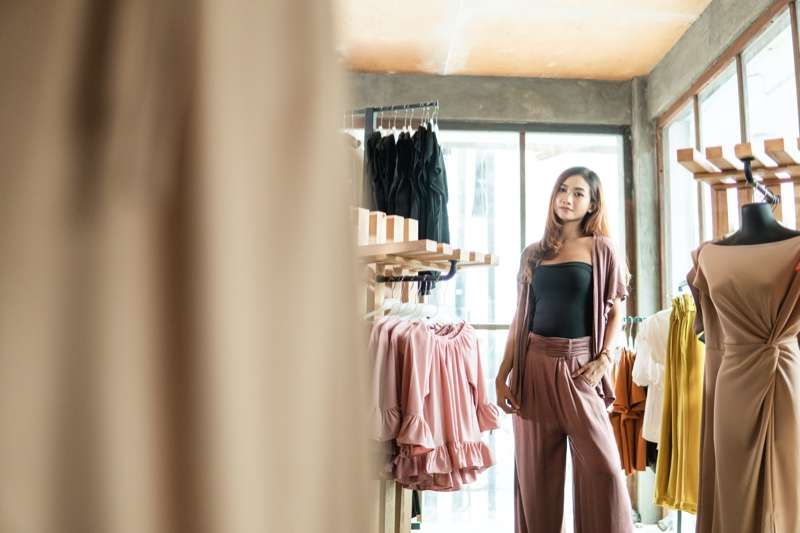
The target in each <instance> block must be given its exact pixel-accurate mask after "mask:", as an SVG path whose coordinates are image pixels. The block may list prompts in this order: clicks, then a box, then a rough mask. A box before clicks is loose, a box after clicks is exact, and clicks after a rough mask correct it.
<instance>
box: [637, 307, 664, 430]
mask: <svg viewBox="0 0 800 533" xmlns="http://www.w3.org/2000/svg"><path fill="white" fill-rule="evenodd" d="M671 314H672V308H669V309H664V310H662V311H659V312H658V313H656V314H655V315H652V316H649V317H647V318H646V319H645V320H644V322H642V326H641V328H640V329H639V333H638V334H637V335H636V341H635V344H634V346H635V351H636V360H635V362H634V363H633V372H632V373H631V377H632V379H633V382H634V383H636V384H637V385H640V386H642V387H647V405H646V406H645V409H644V420H643V425H642V438H644V439H645V440H647V441H650V442H656V443H657V442H658V440H659V439H660V438H661V415H662V410H663V405H664V372H665V364H666V360H667V343H668V341H669V327H670V315H671Z"/></svg>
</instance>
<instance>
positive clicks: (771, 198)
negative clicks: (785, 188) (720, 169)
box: [741, 157, 781, 205]
mask: <svg viewBox="0 0 800 533" xmlns="http://www.w3.org/2000/svg"><path fill="white" fill-rule="evenodd" d="M741 162H742V163H744V179H745V181H747V183H749V184H750V185H751V186H752V187H753V188H754V189H755V190H756V191H758V192H760V193H761V194H762V195H763V196H764V200H766V202H767V203H768V204H771V205H777V204H779V203H780V202H781V197H780V196H778V195H777V194H775V193H773V192H772V191H770V190H769V189H767V188H766V187H765V186H764V184H763V183H759V182H758V181H757V180H756V179H755V178H754V177H753V167H752V162H753V159H752V158H750V157H743V158H741Z"/></svg>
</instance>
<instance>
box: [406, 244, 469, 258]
mask: <svg viewBox="0 0 800 533" xmlns="http://www.w3.org/2000/svg"><path fill="white" fill-rule="evenodd" d="M452 256H453V247H452V246H451V245H449V244H445V243H443V242H440V243H438V245H437V247H436V251H435V252H433V253H427V252H426V253H418V254H414V259H419V260H420V261H439V260H442V259H451V258H452V259H456V260H458V258H454V257H452Z"/></svg>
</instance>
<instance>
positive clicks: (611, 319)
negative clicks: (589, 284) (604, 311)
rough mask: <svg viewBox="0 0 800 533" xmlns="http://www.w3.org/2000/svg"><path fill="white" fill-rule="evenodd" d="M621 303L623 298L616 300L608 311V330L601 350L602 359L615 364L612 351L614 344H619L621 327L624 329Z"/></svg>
mask: <svg viewBox="0 0 800 533" xmlns="http://www.w3.org/2000/svg"><path fill="white" fill-rule="evenodd" d="M620 302H622V298H614V306H613V307H612V308H611V309H610V310H609V311H608V320H607V321H606V330H605V334H604V335H603V346H602V347H601V348H600V354H599V355H600V357H602V358H605V359H608V362H609V363H611V364H613V363H614V361H613V359H612V358H611V350H612V349H613V348H614V343H616V342H617V338H618V335H617V334H618V333H619V330H620V327H622V313H621V312H620Z"/></svg>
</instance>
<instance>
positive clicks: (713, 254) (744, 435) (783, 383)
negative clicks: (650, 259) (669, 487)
mask: <svg viewBox="0 0 800 533" xmlns="http://www.w3.org/2000/svg"><path fill="white" fill-rule="evenodd" d="M743 248H745V249H746V253H743ZM693 259H694V266H693V269H692V271H690V273H689V276H688V278H687V279H688V281H689V284H690V286H691V287H692V291H693V292H695V293H696V294H699V295H700V297H701V298H700V300H699V302H700V305H701V306H702V307H701V310H702V312H701V313H699V314H701V318H702V320H701V322H702V325H701V324H700V323H697V324H696V327H698V328H702V329H704V331H705V338H706V343H707V344H708V345H709V346H714V347H717V348H718V349H719V348H721V351H720V352H719V353H721V358H720V362H719V365H718V366H717V361H716V360H713V361H712V365H713V367H712V368H711V369H710V370H711V371H712V372H714V375H713V379H712V380H711V383H712V384H713V388H709V381H706V393H707V394H706V399H707V404H710V405H713V409H708V408H706V409H705V410H704V412H703V414H704V418H703V425H704V429H706V430H708V429H709V428H710V430H711V432H712V434H713V441H711V442H709V439H706V440H705V441H704V447H708V446H709V445H711V446H713V458H714V460H713V461H709V462H705V458H706V456H705V454H704V456H703V460H704V462H703V463H702V465H701V466H702V476H701V487H700V488H701V491H702V492H701V494H700V496H701V505H700V506H699V509H700V516H698V526H699V527H702V529H698V531H702V532H703V533H708V532H711V533H722V532H728V531H741V532H743V533H751V532H759V533H761V532H767V531H768V532H774V531H779V532H783V531H800V493H798V490H797V480H798V479H799V478H800V458H799V457H798V449H800V394H799V393H798V392H797V391H798V383H800V348H799V347H798V338H797V337H798V334H800V273H798V271H797V269H796V267H797V265H798V263H799V262H800V238H797V237H795V238H791V239H787V240H784V241H777V242H772V243H764V244H753V245H747V246H720V245H716V244H714V243H709V244H708V245H705V246H701V248H700V249H698V250H697V252H696V253H695V254H693ZM708 369H709V368H708V366H707V370H708ZM704 435H705V433H704ZM709 480H714V484H713V485H712V484H711V483H709ZM709 498H713V504H712V503H711V502H710V501H708V500H709Z"/></svg>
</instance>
